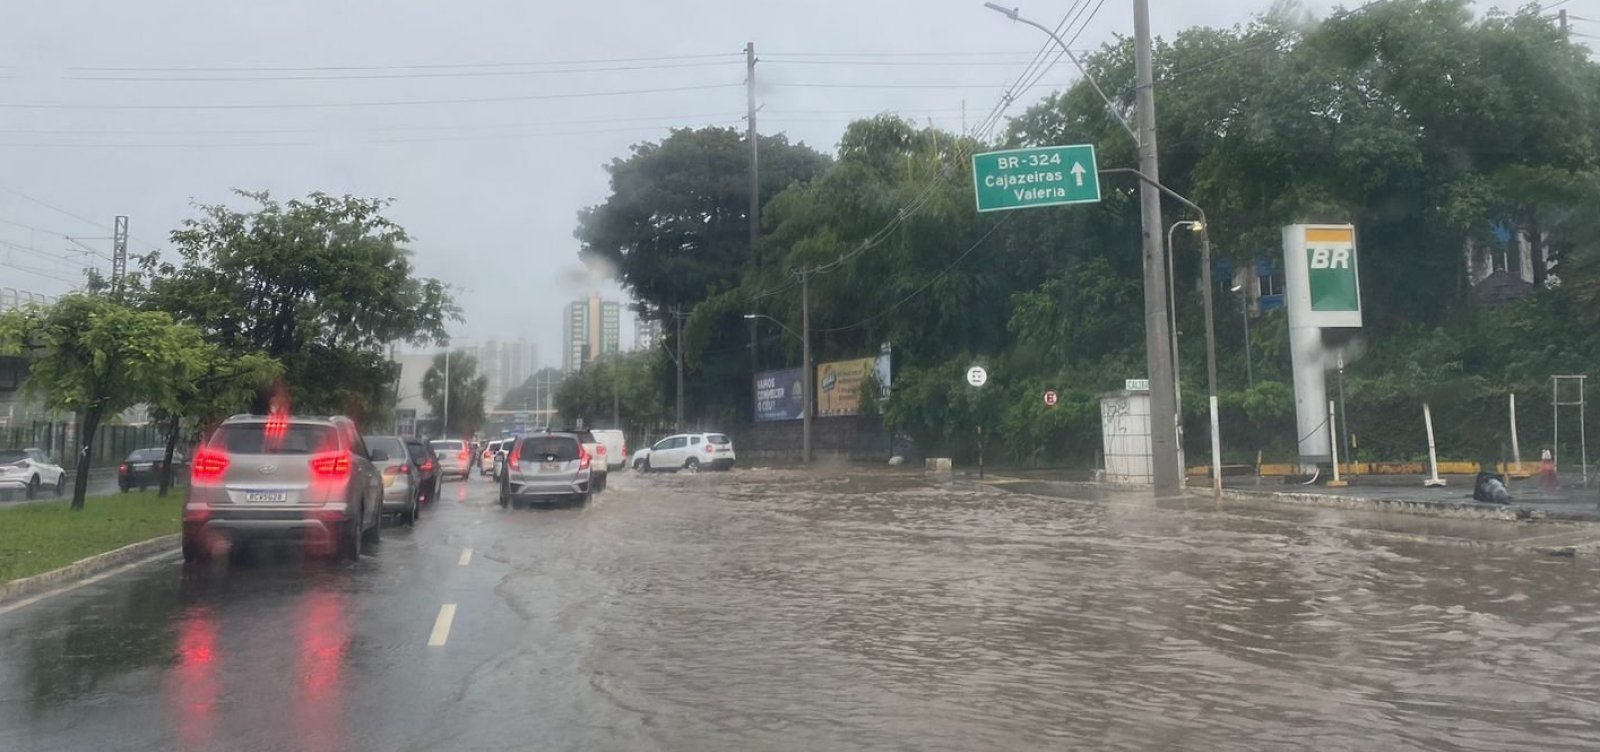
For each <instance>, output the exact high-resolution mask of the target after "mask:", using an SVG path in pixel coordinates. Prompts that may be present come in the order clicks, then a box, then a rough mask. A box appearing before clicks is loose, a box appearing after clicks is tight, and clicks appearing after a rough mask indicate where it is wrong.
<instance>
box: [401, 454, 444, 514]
mask: <svg viewBox="0 0 1600 752" xmlns="http://www.w3.org/2000/svg"><path fill="white" fill-rule="evenodd" d="M406 453H407V454H409V455H411V464H412V465H414V466H416V468H417V477H418V479H419V480H418V482H417V486H418V494H417V501H419V502H421V503H422V504H423V505H424V506H426V505H428V504H432V503H433V501H434V499H437V498H439V484H440V483H442V482H443V481H442V480H441V479H440V477H439V458H438V456H437V455H435V454H434V453H433V448H432V447H430V446H428V445H427V444H424V443H422V442H421V441H420V440H417V439H406Z"/></svg>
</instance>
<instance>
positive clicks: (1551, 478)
mask: <svg viewBox="0 0 1600 752" xmlns="http://www.w3.org/2000/svg"><path fill="white" fill-rule="evenodd" d="M1560 488H1561V479H1560V478H1558V477H1556V461H1555V459H1554V458H1552V457H1551V456H1550V450H1548V449H1546V450H1544V451H1543V452H1541V453H1540V454H1539V490H1541V491H1556V490H1559V489H1560Z"/></svg>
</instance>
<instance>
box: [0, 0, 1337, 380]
mask: <svg viewBox="0 0 1600 752" xmlns="http://www.w3.org/2000/svg"><path fill="white" fill-rule="evenodd" d="M1007 4H1018V5H1020V7H1021V9H1022V10H1023V12H1024V13H1025V14H1026V15H1029V16H1032V17H1034V18H1036V19H1037V20H1040V21H1041V22H1045V23H1047V24H1049V25H1054V24H1055V23H1056V22H1058V21H1060V20H1061V19H1062V16H1063V14H1066V13H1068V12H1069V11H1070V12H1072V13H1074V14H1078V13H1080V11H1081V15H1077V18H1078V20H1079V23H1077V24H1075V25H1073V26H1072V33H1073V34H1077V35H1078V37H1077V42H1076V43H1075V44H1074V45H1073V46H1074V47H1076V48H1088V47H1094V46H1096V45H1098V44H1100V43H1102V42H1104V41H1106V40H1109V39H1110V38H1112V36H1113V35H1114V34H1116V33H1131V29H1132V11H1131V3H1130V2H1129V1H1128V0H1114V1H1113V2H1105V3H1102V2H1100V0H1089V1H1088V2H1087V3H1084V4H1081V5H1074V3H1073V2H1071V0H1051V1H1049V2H1045V1H1043V0H1007ZM1268 4H1269V3H1268V2H1267V0H1216V1H1215V2H1210V3H1196V2H1189V1H1187V0H1185V1H1179V0H1152V16H1153V19H1154V22H1153V23H1154V26H1155V29H1156V32H1157V33H1158V34H1162V35H1170V34H1171V33H1172V32H1175V31H1176V30H1178V29H1181V28H1185V27H1188V26H1192V25H1197V24H1204V25H1212V26H1227V25H1231V24H1234V23H1236V22H1240V21H1244V20H1247V19H1248V17H1249V16H1250V15H1252V14H1254V13H1258V12H1261V11H1263V10H1264V9H1265V8H1266V7H1267V6H1268ZM1332 5H1333V3H1329V2H1312V3H1309V4H1307V8H1308V9H1309V10H1311V11H1313V12H1315V13H1317V14H1319V15H1321V14H1323V13H1325V12H1326V11H1327V9H1328V8H1329V7H1331V6H1332ZM1096 8H1098V11H1097V12H1095V9H1096ZM1080 27H1082V31H1081V33H1079V28H1080ZM747 41H753V42H755V44H756V48H757V52H758V54H759V56H760V57H761V58H762V60H763V62H762V63H761V64H760V66H759V68H758V73H757V80H758V81H759V82H761V84H762V85H761V87H760V89H759V101H760V103H761V105H762V107H763V108H764V109H763V111H762V115H761V117H760V121H759V122H760V124H761V130H762V131H763V132H766V133H771V132H776V131H783V132H786V133H788V134H789V136H790V137H791V139H794V140H801V141H805V142H806V143H809V144H811V145H812V146H815V147H818V148H820V149H822V150H824V151H831V150H832V149H833V147H834V144H835V142H836V141H837V139H838V136H839V133H840V132H841V131H842V129H843V127H844V125H845V124H846V123H848V122H849V121H850V120H852V119H854V118H857V117H863V116H867V115H870V114H873V113H875V112H881V111H897V112H901V113H903V114H905V115H908V116H910V117H913V118H915V119H916V120H917V121H919V122H928V121H929V120H930V119H931V120H932V122H933V123H934V124H936V125H939V126H942V127H947V128H951V129H958V128H959V127H960V122H961V108H962V104H963V101H965V103H966V107H967V109H968V112H969V113H972V115H971V117H972V118H973V119H976V118H977V117H978V115H979V114H980V113H983V112H986V111H987V110H988V109H989V108H990V107H992V106H993V105H994V103H995V102H996V100H997V99H998V98H999V95H1000V92H1001V91H1002V90H1003V89H1004V87H1005V85H1006V84H1008V83H1010V82H1011V80H1012V78H1014V77H1015V76H1016V75H1017V74H1018V73H1019V72H1021V70H1022V69H1023V68H1024V67H1025V65H1026V64H1027V62H1028V59H1029V58H1030V57H1031V55H1032V53H1033V52H1034V51H1035V50H1037V49H1038V47H1039V45H1040V44H1041V42H1042V41H1043V37H1042V35H1040V34H1039V33H1038V32H1037V31H1035V30H1033V29H1029V28H1027V27H1023V26H1019V25H1015V24H1012V23H1011V22H1009V21H1007V20H1006V19H1004V18H1003V17H1001V16H999V15H998V14H996V13H994V12H992V11H989V10H986V9H985V8H984V7H983V3H982V2H981V0H871V1H870V2H863V1H862V0H853V1H845V0H826V1H823V2H815V1H814V2H807V3H781V4H778V3H730V2H726V1H721V2H708V1H707V0H688V1H684V0H679V1H677V2H659V1H651V2H645V1H643V0H636V1H632V2H606V1H604V0H599V1H592V2H562V3H551V2H530V1H528V0H481V1H476V2H474V1H468V2H458V3H445V2H436V1H434V0H359V1H348V2H328V1H327V0H272V1H271V2H257V3H236V2H213V3H200V2H192V1H190V0H183V1H180V0H139V1H138V2H128V3H109V2H84V1H83V0H55V1H54V2H9V3H6V4H5V8H4V9H0V66H7V67H4V68H0V243H3V244H0V287H18V288H23V289H28V290H32V291H36V292H41V293H46V294H55V293H60V292H63V291H66V290H68V289H70V288H71V287H72V286H73V284H74V283H75V282H77V281H78V280H79V279H80V278H81V273H80V271H79V269H80V267H81V266H82V265H83V264H84V263H95V264H97V265H98V266H100V267H101V268H105V269H108V268H109V261H108V260H106V259H105V258H102V256H101V255H100V254H109V252H110V241H109V239H108V238H107V237H106V236H108V235H109V234H110V232H109V229H108V228H109V225H110V224H111V220H112V217H113V216H114V215H117V214H126V215H129V216H130V217H131V234H132V237H133V239H134V240H133V242H132V243H131V245H130V250H131V251H132V252H134V253H142V252H145V251H148V250H150V249H152V248H158V247H161V246H162V245H163V243H164V241H165V238H166V235H167V233H168V232H169V231H170V230H171V229H172V228H174V227H175V226H177V224H178V223H179V222H180V221H181V220H182V219H184V218H185V217H188V216H191V210H190V202H191V200H195V201H203V202H216V201H221V200H226V199H228V198H229V196H228V190H229V189H230V188H233V187H239V188H247V189H268V190H271V191H272V192H273V193H274V194H276V195H277V196H279V197H280V198H290V197H295V196H300V195H304V194H305V193H307V192H309V191H313V190H322V191H327V192H330V193H336V194H337V193H353V194H360V195H369V196H387V197H392V198H394V199H396V204H395V206H394V207H393V208H392V210H391V216H392V217H393V218H394V219H396V220H397V221H399V222H400V223H402V224H403V225H404V226H405V227H406V228H407V229H408V230H409V231H410V232H411V233H412V234H413V235H414V236H415V239H416V240H415V243H414V244H413V249H414V250H415V252H416V265H417V266H418V268H419V269H420V270H421V272H422V273H423V274H426V275H431V276H436V277H439V278H440V279H442V280H445V281H446V282H448V283H450V284H452V285H454V286H456V287H457V288H458V290H457V297H458V299H459V302H460V303H461V305H462V307H463V308H464V310H465V313H466V316H467V322H466V323H465V324H463V325H459V326H457V327H455V332H456V333H457V335H459V337H460V338H462V339H465V340H468V341H471V340H479V341H481V340H483V339H487V338H489V337H498V338H502V339H505V338H517V337H527V338H529V339H531V340H533V341H535V342H536V343H537V344H538V346H539V358H540V360H541V361H542V363H543V364H547V365H549V364H558V363H559V361H560V354H559V337H560V331H559V329H560V322H561V314H560V306H561V305H562V303H564V302H565V301H567V300H571V299H573V298H575V297H578V296H580V295H582V294H584V292H585V289H584V288H585V286H586V285H587V284H589V283H586V282H584V281H582V280H581V279H576V278H575V277H574V274H575V273H576V272H577V270H578V269H580V268H581V267H580V266H579V265H578V263H577V260H576V250H577V243H576V241H575V240H573V238H572V230H573V226H574V223H575V214H576V212H577V211H578V210H579V209H580V208H582V207H584V206H588V205H591V204H594V203H597V202H599V201H602V200H603V199H604V198H605V196H606V194H607V184H606V174H605V172H604V171H603V170H602V169H601V165H602V164H604V163H606V162H608V161H609V160H610V159H612V158H613V157H616V156H619V155H624V154H626V152H627V149H628V146H629V145H630V144H633V143H638V142H640V141H645V140H653V139H657V138H659V137H660V136H662V135H664V134H665V132H666V128H667V127H668V126H703V125H710V124H720V125H739V124H740V122H741V117H742V116H743V114H744V108H745V93H744V90H743V81H744V73H745V71H744V59H743V54H742V50H743V47H744V44H745V42H747ZM963 52H982V53H992V54H987V55H983V56H970V57H969V56H959V55H953V54H951V53H963ZM886 53H893V54H886ZM906 53H936V54H933V55H926V56H914V55H908V54H906ZM642 58H648V59H642ZM586 61H608V62H586ZM94 68H100V70H93V69H94ZM136 68H143V69H144V70H131V69H136ZM1073 78H1074V75H1073V71H1072V69H1071V66H1070V64H1069V63H1067V62H1066V61H1062V62H1061V63H1059V64H1058V65H1057V66H1056V67H1055V68H1054V69H1053V70H1051V71H1050V72H1049V74H1047V75H1046V76H1045V77H1044V78H1043V79H1042V81H1041V84H1040V86H1039V88H1037V89H1035V90H1034V91H1032V92H1029V94H1028V96H1026V97H1024V100H1023V101H1022V102H1021V103H1019V104H1018V105H1016V106H1015V107H1014V108H1013V110H1012V112H1013V113H1016V112H1020V111H1021V110H1022V109H1024V108H1025V107H1026V106H1027V104H1028V103H1029V102H1031V101H1033V100H1035V99H1037V98H1038V96H1042V95H1043V94H1044V93H1046V91H1048V89H1049V88H1057V87H1059V86H1061V85H1065V84H1067V83H1069V82H1070V81H1072V79H1073ZM111 79H122V80H111ZM691 87H694V88H691ZM617 92H635V93H627V94H617ZM441 100H448V101H441ZM486 100H487V101H486ZM396 103H399V104H396ZM46 205H48V206H46ZM52 207H53V208H52ZM63 236H72V237H74V238H78V239H79V240H78V242H79V243H81V244H82V246H87V247H89V248H91V249H93V250H94V251H95V253H93V254H90V253H87V252H84V253H77V252H79V251H83V247H82V246H80V245H78V244H75V243H73V242H71V241H69V240H66V239H64V237H63ZM594 284H598V285H599V286H600V289H601V290H602V292H603V293H604V294H606V295H608V296H612V297H621V292H620V290H619V289H618V288H617V287H616V286H615V285H613V284H611V283H609V282H607V281H604V280H599V281H596V282H594ZM623 337H624V344H625V345H629V344H631V338H632V326H631V324H626V323H625V325H624V332H623Z"/></svg>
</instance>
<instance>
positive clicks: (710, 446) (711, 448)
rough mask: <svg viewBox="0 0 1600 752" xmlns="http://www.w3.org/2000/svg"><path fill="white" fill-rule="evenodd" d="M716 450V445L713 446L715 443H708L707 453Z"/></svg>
mask: <svg viewBox="0 0 1600 752" xmlns="http://www.w3.org/2000/svg"><path fill="white" fill-rule="evenodd" d="M715 451H717V448H716V447H715V446H713V445H711V444H709V443H707V444H706V454H711V453H712V452H715Z"/></svg>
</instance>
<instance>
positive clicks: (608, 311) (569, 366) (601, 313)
mask: <svg viewBox="0 0 1600 752" xmlns="http://www.w3.org/2000/svg"><path fill="white" fill-rule="evenodd" d="M561 335H562V348H561V370H563V371H566V372H567V373H572V372H574V371H577V370H578V369H580V368H582V367H583V366H584V365H585V364H587V363H589V362H591V361H593V360H594V359H595V358H600V357H604V356H607V355H615V354H617V353H618V352H621V351H622V304H620V303H618V302H616V301H614V300H601V299H600V293H590V294H589V298H588V299H587V300H574V301H572V302H571V303H568V304H567V309H566V311H565V312H563V313H562V316H561Z"/></svg>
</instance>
